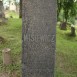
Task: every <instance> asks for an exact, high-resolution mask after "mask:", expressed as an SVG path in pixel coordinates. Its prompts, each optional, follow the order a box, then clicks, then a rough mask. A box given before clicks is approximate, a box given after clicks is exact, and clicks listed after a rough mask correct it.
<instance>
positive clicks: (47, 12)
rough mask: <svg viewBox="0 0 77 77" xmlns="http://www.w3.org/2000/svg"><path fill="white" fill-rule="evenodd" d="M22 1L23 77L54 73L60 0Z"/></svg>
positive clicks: (49, 76)
mask: <svg viewBox="0 0 77 77" xmlns="http://www.w3.org/2000/svg"><path fill="white" fill-rule="evenodd" d="M22 1H23V2H22V4H23V8H22V13H23V14H22V18H23V29H22V32H23V33H22V42H23V45H22V48H23V52H22V77H54V62H55V34H56V17H57V12H56V0H22Z"/></svg>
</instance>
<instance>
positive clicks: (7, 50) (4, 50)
mask: <svg viewBox="0 0 77 77" xmlns="http://www.w3.org/2000/svg"><path fill="white" fill-rule="evenodd" d="M10 50H11V49H10V48H5V49H3V50H2V52H10Z"/></svg>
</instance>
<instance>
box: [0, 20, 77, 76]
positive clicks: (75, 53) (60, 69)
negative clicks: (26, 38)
mask: <svg viewBox="0 0 77 77" xmlns="http://www.w3.org/2000/svg"><path fill="white" fill-rule="evenodd" d="M21 30H22V27H21V19H9V20H8V23H7V25H3V26H0V36H2V37H3V38H4V39H5V43H3V44H0V72H2V71H5V70H6V71H9V72H12V71H16V72H17V73H18V75H20V74H21V73H20V72H21V50H22V49H21V47H22V45H21ZM76 31H77V30H76ZM69 32H70V30H67V31H62V30H59V27H58V26H57V37H56V66H55V77H77V37H69V36H67V33H69ZM4 48H10V49H11V53H12V61H13V64H12V65H9V66H7V67H4V66H3V65H2V50H3V49H4ZM18 77H19V76H18Z"/></svg>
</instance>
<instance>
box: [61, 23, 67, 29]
mask: <svg viewBox="0 0 77 77" xmlns="http://www.w3.org/2000/svg"><path fill="white" fill-rule="evenodd" d="M60 29H61V30H67V23H66V22H61V24H60Z"/></svg>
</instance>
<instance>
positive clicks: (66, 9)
mask: <svg viewBox="0 0 77 77" xmlns="http://www.w3.org/2000/svg"><path fill="white" fill-rule="evenodd" d="M57 6H58V9H57V17H58V19H59V15H60V13H61V10H63V21H65V22H67V21H68V20H70V19H72V18H73V19H75V16H76V14H77V3H76V2H75V1H74V0H57ZM72 23H73V24H74V21H73V22H72Z"/></svg>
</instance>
